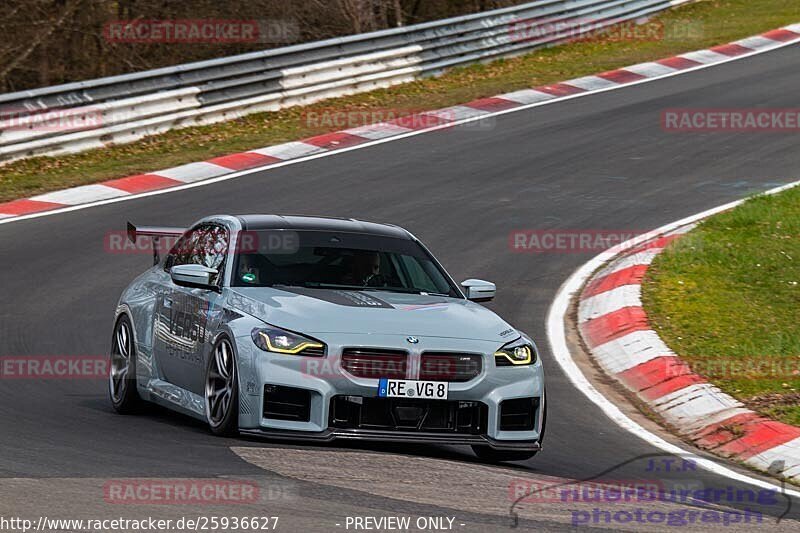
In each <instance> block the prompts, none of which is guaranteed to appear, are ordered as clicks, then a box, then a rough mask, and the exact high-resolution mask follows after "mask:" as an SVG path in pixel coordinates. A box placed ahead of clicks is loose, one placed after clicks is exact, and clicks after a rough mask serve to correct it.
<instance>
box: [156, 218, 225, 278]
mask: <svg viewBox="0 0 800 533" xmlns="http://www.w3.org/2000/svg"><path fill="white" fill-rule="evenodd" d="M228 242H229V234H228V230H227V228H225V227H224V226H220V225H217V224H203V225H202V226H198V227H196V228H194V229H193V230H191V231H190V232H188V233H186V234H184V235H183V237H181V238H180V239H179V240H178V242H176V243H175V246H173V247H172V250H171V251H170V254H169V256H168V257H167V260H166V262H165V263H164V270H166V271H167V272H169V270H170V269H171V268H172V267H174V266H178V265H203V266H207V267H209V268H213V269H216V270H217V272H218V274H217V276H215V277H214V278H213V279H212V280H211V281H212V283H214V284H216V283H218V282H219V280H221V279H222V276H223V274H224V269H225V256H226V255H227V253H228Z"/></svg>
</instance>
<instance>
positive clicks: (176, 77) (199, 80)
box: [0, 0, 692, 162]
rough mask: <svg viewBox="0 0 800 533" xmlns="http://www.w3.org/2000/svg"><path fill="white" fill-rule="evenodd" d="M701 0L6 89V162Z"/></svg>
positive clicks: (286, 100) (365, 85)
mask: <svg viewBox="0 0 800 533" xmlns="http://www.w3.org/2000/svg"><path fill="white" fill-rule="evenodd" d="M689 1H692V0H539V1H535V2H530V3H526V4H522V5H519V6H513V7H509V8H504V9H498V10H494V11H487V12H484V13H477V14H474V15H467V16H463V17H457V18H452V19H444V20H439V21H434V22H429V23H425V24H418V25H414V26H407V27H404V28H395V29H390V30H383V31H378V32H372V33H365V34H359V35H352V36H348V37H342V38H337V39H328V40H324V41H317V42H312V43H307V44H302V45H296V46H288V47H283V48H276V49H271V50H266V51H262V52H254V53H249V54H242V55H238V56H233V57H226V58H221V59H214V60H209V61H200V62H195V63H187V64H184V65H177V66H174V67H167V68H160V69H155V70H149V71H144V72H136V73H132V74H125V75H121V76H112V77H107V78H99V79H95V80H88V81H82V82H77V83H69V84H64V85H58V86H53V87H44V88H41V89H34V90H30V91H21V92H16V93H9V94H4V95H0V162H8V161H12V160H15V159H20V158H24V157H30V156H35V155H56V154H61V153H69V152H78V151H82V150H87V149H90V148H96V147H101V146H105V145H107V144H112V143H114V144H117V143H124V142H131V141H133V140H136V139H139V138H141V137H144V136H146V135H152V134H155V133H160V132H163V131H167V130H170V129H174V128H179V127H186V126H193V125H201V124H209V123H212V122H218V121H222V120H230V119H233V118H237V117H240V116H243V115H246V114H249V113H254V112H260V111H273V110H277V109H280V108H284V107H289V106H294V105H303V104H308V103H312V102H315V101H318V100H321V99H324V98H330V97H335V96H343V95H348V94H354V93H358V92H363V91H369V90H372V89H375V88H380V87H387V86H390V85H394V84H398V83H404V82H408V81H412V80H414V79H416V78H418V77H422V76H434V75H437V74H440V73H441V72H443V71H444V70H445V69H447V68H451V67H455V66H460V65H466V64H470V63H475V62H483V61H489V60H492V59H496V58H499V57H508V56H513V55H517V54H522V53H525V52H528V51H530V50H532V49H534V48H538V47H543V46H548V45H553V44H556V43H560V42H564V41H567V40H571V39H575V38H576V37H578V36H579V35H580V34H582V33H584V32H589V31H597V30H599V29H602V28H605V27H608V26H612V25H614V24H618V23H620V22H625V21H631V20H635V19H639V18H642V17H647V16H649V15H652V14H654V13H656V12H658V11H662V10H664V9H668V8H670V7H673V6H675V5H679V4H684V3H687V2H689Z"/></svg>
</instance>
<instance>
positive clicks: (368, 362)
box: [342, 348, 408, 379]
mask: <svg viewBox="0 0 800 533" xmlns="http://www.w3.org/2000/svg"><path fill="white" fill-rule="evenodd" d="M407 367H408V354H407V353H406V352H404V351H402V350H383V349H374V348H346V349H345V350H344V351H343V352H342V368H343V369H345V370H346V371H347V372H349V373H350V374H352V375H354V376H356V377H359V378H370V379H380V378H389V379H405V377H406V369H407Z"/></svg>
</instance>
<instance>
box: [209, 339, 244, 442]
mask: <svg viewBox="0 0 800 533" xmlns="http://www.w3.org/2000/svg"><path fill="white" fill-rule="evenodd" d="M205 397H206V419H207V420H208V426H209V427H210V428H211V431H212V432H213V433H214V434H215V435H220V436H226V437H230V436H234V435H236V434H237V433H238V432H239V379H238V372H237V371H236V358H235V357H234V355H233V346H232V345H231V343H230V341H229V340H228V339H227V338H226V337H223V338H221V339H220V340H219V341H217V344H216V345H215V346H214V351H213V352H212V353H211V357H209V361H208V368H207V369H206V392H205Z"/></svg>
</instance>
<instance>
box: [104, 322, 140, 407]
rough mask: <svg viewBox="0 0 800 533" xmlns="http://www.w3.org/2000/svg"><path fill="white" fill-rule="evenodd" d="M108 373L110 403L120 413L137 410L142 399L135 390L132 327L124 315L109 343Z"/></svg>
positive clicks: (134, 348)
mask: <svg viewBox="0 0 800 533" xmlns="http://www.w3.org/2000/svg"><path fill="white" fill-rule="evenodd" d="M110 363H111V364H110V366H111V368H110V370H109V373H108V393H109V397H110V398H111V405H112V406H113V407H114V409H115V410H116V411H117V412H118V413H120V414H125V415H126V414H131V413H135V412H136V411H138V409H139V408H140V407H141V403H142V400H141V398H139V392H138V391H137V390H136V347H135V345H134V342H133V328H132V327H131V321H130V320H129V319H128V317H127V316H126V315H122V316H121V317H120V318H119V320H117V325H116V326H115V327H114V339H113V340H112V343H111V360H110Z"/></svg>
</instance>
